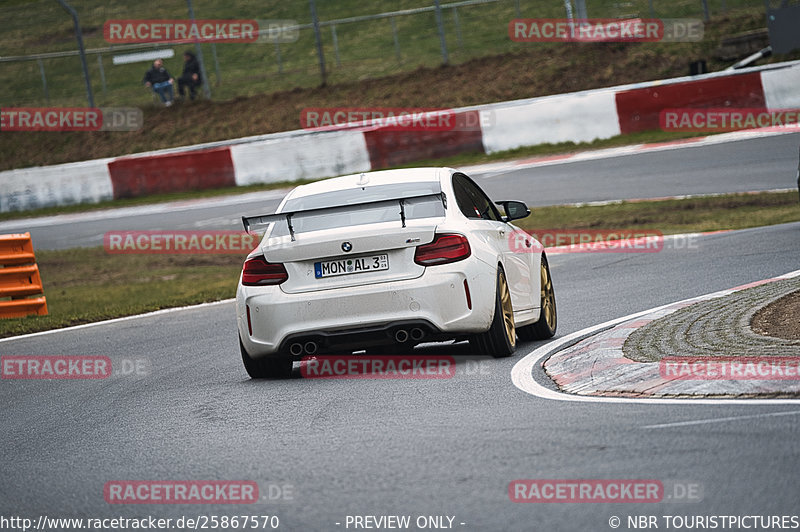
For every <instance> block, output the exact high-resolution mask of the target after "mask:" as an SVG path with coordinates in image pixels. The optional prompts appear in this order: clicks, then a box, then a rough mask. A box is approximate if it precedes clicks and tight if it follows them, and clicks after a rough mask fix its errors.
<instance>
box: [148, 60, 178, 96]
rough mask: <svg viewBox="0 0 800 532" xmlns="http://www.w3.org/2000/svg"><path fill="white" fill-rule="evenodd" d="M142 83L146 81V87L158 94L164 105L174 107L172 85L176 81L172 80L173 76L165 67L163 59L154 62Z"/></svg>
mask: <svg viewBox="0 0 800 532" xmlns="http://www.w3.org/2000/svg"><path fill="white" fill-rule="evenodd" d="M142 81H144V86H145V87H151V88H152V89H153V91H155V93H156V94H158V96H159V97H160V98H161V101H162V102H164V105H166V106H167V107H169V106H170V105H172V100H173V99H174V97H175V93H174V91H173V90H172V85H173V83H174V82H175V80H174V79H172V75H170V73H169V72H168V71H167V69H166V68H165V67H164V62H163V61H162V60H161V59H156V60H155V61H153V66H152V67H150V70H148V71H147V72H145V74H144V79H143V80H142Z"/></svg>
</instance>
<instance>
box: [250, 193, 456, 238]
mask: <svg viewBox="0 0 800 532" xmlns="http://www.w3.org/2000/svg"><path fill="white" fill-rule="evenodd" d="M433 198H436V199H439V200H440V201H441V202H442V205H443V206H444V207H445V208H447V197H446V196H445V193H444V192H435V193H432V194H420V195H417V196H406V197H403V198H394V199H388V200H378V201H367V202H364V203H354V204H352V205H337V206H335V207H319V208H316V209H305V210H300V211H290V212H279V213H275V214H263V215H261V216H242V224H243V225H244V230H245V231H246V232H248V233H250V231H251V230H252V231H261V230H265V229H266V228H267V226H268V225H269V224H271V223H275V222H279V221H281V220H285V221H286V226H287V227H288V228H289V235H291V237H292V240H293V241H294V240H295V237H294V227H293V226H292V217H294V216H297V215H309V214H311V215H314V214H322V213H324V214H336V213H338V212H353V211H358V210H365V209H371V208H375V207H391V206H393V205H399V206H400V212H398V213H397V214H398V216H399V217H400V223H401V224H402V226H403V227H405V226H406V202H407V201H409V200H424V199H433Z"/></svg>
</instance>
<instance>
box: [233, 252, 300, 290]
mask: <svg viewBox="0 0 800 532" xmlns="http://www.w3.org/2000/svg"><path fill="white" fill-rule="evenodd" d="M288 278H289V274H288V273H287V272H286V268H284V267H283V264H272V263H270V262H267V259H265V258H264V257H263V256H258V257H253V258H252V259H247V260H246V261H245V263H244V269H243V270H242V284H243V285H245V286H267V285H273V284H281V283H282V282H284V281H285V280H286V279H288Z"/></svg>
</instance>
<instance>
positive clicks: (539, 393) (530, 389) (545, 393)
mask: <svg viewBox="0 0 800 532" xmlns="http://www.w3.org/2000/svg"><path fill="white" fill-rule="evenodd" d="M798 276H800V270H795V271H793V272H789V273H787V274H784V275H780V276H778V277H776V279H778V278H785V279H788V278H791V277H798ZM734 292H735V290H731V289H728V290H720V291H719V292H713V293H711V294H706V295H703V296H699V297H692V298H689V299H684V300H682V301H677V302H675V303H668V304H666V305H662V306H660V307H655V308H651V309H649V310H644V311H642V312H636V313H634V314H630V315H628V316H623V317H621V318H616V319H613V320H610V321H607V322H605V323H601V324H599V325H594V326H592V327H587V328H586V329H582V330H580V331H576V332H574V333H572V334H568V335H567V336H564V337H563V338H558V339H556V340H553V341H551V342H549V343H547V344H545V345H543V346H542V347H539V348H537V349H534V350H533V351H531V352H530V353H528V354H527V355H525V356H524V357H523V358H522V360H520V361H519V362H517V363H516V364H515V365H514V367H513V368H511V381H512V382H513V383H514V386H516V387H517V388H519V389H520V390H522V391H523V392H526V393H529V394H531V395H535V396H536V397H540V398H542V399H552V400H555V401H568V402H577V403H627V404H650V405H674V404H683V405H689V404H698V405H743V404H747V405H797V404H800V399H691V398H686V399H667V398H638V397H637V398H633V397H601V396H594V395H574V394H568V393H564V392H559V391H556V390H553V389H550V388H547V387H545V386H543V385H541V384H539V383H538V382H536V380H535V379H534V378H533V368H534V366H536V365H537V364H538V365H541V364H543V363H544V362H545V361H546V360H547V359H548V358H550V356H552V355H554V354H555V353H557V352H558V351H560V350H562V349H565V348H567V347H570V346H572V345H574V344H576V343H578V342H580V341H581V340H584V339H585V338H588V337H590V336H592V335H594V334H597V333H599V332H602V331H604V330H606V329H610V328H611V327H614V326H615V325H619V324H620V323H623V322H625V321H628V320H633V319H636V318H639V317H641V316H644V315H647V314H650V313H653V312H657V311H659V310H662V309H665V308H667V307H671V306H673V305H676V304H679V303H687V302H690V301H691V302H699V301H706V300H709V299H714V298H717V297H722V296H725V295H728V294H731V293H734Z"/></svg>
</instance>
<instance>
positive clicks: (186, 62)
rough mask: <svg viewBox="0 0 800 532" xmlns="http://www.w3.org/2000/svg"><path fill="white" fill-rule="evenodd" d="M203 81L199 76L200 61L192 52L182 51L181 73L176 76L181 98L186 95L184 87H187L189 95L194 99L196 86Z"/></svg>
mask: <svg viewBox="0 0 800 532" xmlns="http://www.w3.org/2000/svg"><path fill="white" fill-rule="evenodd" d="M202 83H203V79H202V78H201V77H200V62H199V61H197V58H196V57H195V55H194V54H193V53H192V52H189V51H188V50H187V51H186V52H183V73H182V74H181V77H179V78H178V92H179V93H180V95H181V98H185V97H186V88H187V87H188V88H189V97H190V98H191V99H192V100H194V99H195V97H196V96H197V87H199V86H200V85H201V84H202Z"/></svg>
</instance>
